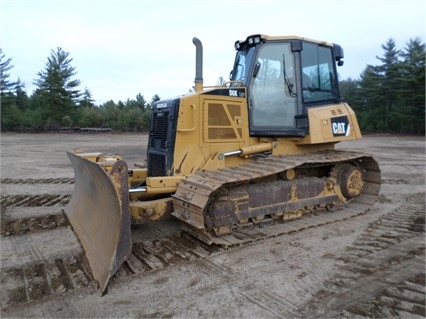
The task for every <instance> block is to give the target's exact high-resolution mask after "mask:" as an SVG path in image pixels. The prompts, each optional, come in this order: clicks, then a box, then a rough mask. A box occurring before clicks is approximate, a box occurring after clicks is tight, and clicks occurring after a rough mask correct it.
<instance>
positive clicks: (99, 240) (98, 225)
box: [66, 152, 132, 294]
mask: <svg viewBox="0 0 426 319" xmlns="http://www.w3.org/2000/svg"><path fill="white" fill-rule="evenodd" d="M67 155H68V158H69V159H70V161H71V164H72V166H73V168H74V174H75V187H74V193H73V195H72V198H71V201H70V203H69V205H68V207H67V209H66V215H67V216H68V219H69V221H70V223H71V225H72V227H73V229H74V232H75V233H76V234H77V236H78V238H79V240H80V242H81V244H82V246H83V248H84V250H85V252H86V256H87V259H88V261H89V265H90V268H91V270H92V274H93V277H94V278H95V279H96V280H97V281H98V283H99V288H100V290H101V294H102V293H103V292H104V290H105V288H106V286H107V283H108V281H109V279H110V278H111V277H112V275H113V274H114V273H115V271H117V269H118V268H119V267H120V266H121V264H122V263H123V262H124V260H125V259H126V258H127V256H128V255H129V254H130V253H131V249H132V244H131V229H130V213H129V197H128V184H127V181H128V172H127V164H126V163H125V162H124V161H117V162H115V163H114V165H113V167H112V169H111V170H110V171H109V172H108V173H107V172H106V171H105V170H104V169H103V168H102V167H101V166H100V165H99V164H97V163H95V162H92V161H89V160H87V159H84V158H82V157H80V156H77V155H74V154H72V153H69V152H67Z"/></svg>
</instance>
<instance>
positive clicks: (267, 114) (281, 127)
mask: <svg viewBox="0 0 426 319" xmlns="http://www.w3.org/2000/svg"><path fill="white" fill-rule="evenodd" d="M235 49H236V50H237V54H236V58H235V63H234V68H233V70H232V72H231V75H230V80H231V81H236V82H232V84H231V85H233V86H238V85H243V86H245V87H247V92H248V106H249V114H250V135H251V136H306V135H307V134H308V128H309V123H308V119H307V110H306V109H307V108H309V107H316V106H323V105H330V104H335V103H340V93H339V87H338V79H337V71H336V62H337V65H339V66H341V65H343V61H342V60H341V59H342V58H343V50H342V48H341V47H340V46H339V45H337V44H332V43H325V42H317V41H314V40H308V39H305V38H300V37H269V36H265V35H253V36H250V37H248V38H247V39H246V40H244V41H237V42H236V43H235Z"/></svg>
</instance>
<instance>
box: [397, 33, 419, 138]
mask: <svg viewBox="0 0 426 319" xmlns="http://www.w3.org/2000/svg"><path fill="white" fill-rule="evenodd" d="M400 55H401V57H402V63H403V70H402V74H403V76H402V81H401V85H400V95H401V96H402V97H403V98H402V101H401V107H400V108H398V109H397V110H396V111H397V112H395V116H394V118H395V121H396V123H397V124H399V128H400V132H401V133H405V132H408V133H424V132H425V55H426V47H425V44H424V43H422V42H421V40H420V38H415V39H410V41H409V42H407V44H406V47H405V48H404V51H402V52H401V54H400Z"/></svg>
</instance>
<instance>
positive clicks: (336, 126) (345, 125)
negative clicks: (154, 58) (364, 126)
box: [331, 116, 351, 136]
mask: <svg viewBox="0 0 426 319" xmlns="http://www.w3.org/2000/svg"><path fill="white" fill-rule="evenodd" d="M331 130H332V131H333V136H349V134H350V133H351V125H350V124H349V121H348V117H347V116H339V117H333V118H331Z"/></svg>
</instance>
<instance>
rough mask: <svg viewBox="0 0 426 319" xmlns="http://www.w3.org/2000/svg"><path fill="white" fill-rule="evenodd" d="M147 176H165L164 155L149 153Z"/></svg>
mask: <svg viewBox="0 0 426 319" xmlns="http://www.w3.org/2000/svg"><path fill="white" fill-rule="evenodd" d="M148 163H149V164H150V165H149V176H152V177H155V176H166V157H165V156H164V155H160V154H155V153H151V154H149V161H148Z"/></svg>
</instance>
